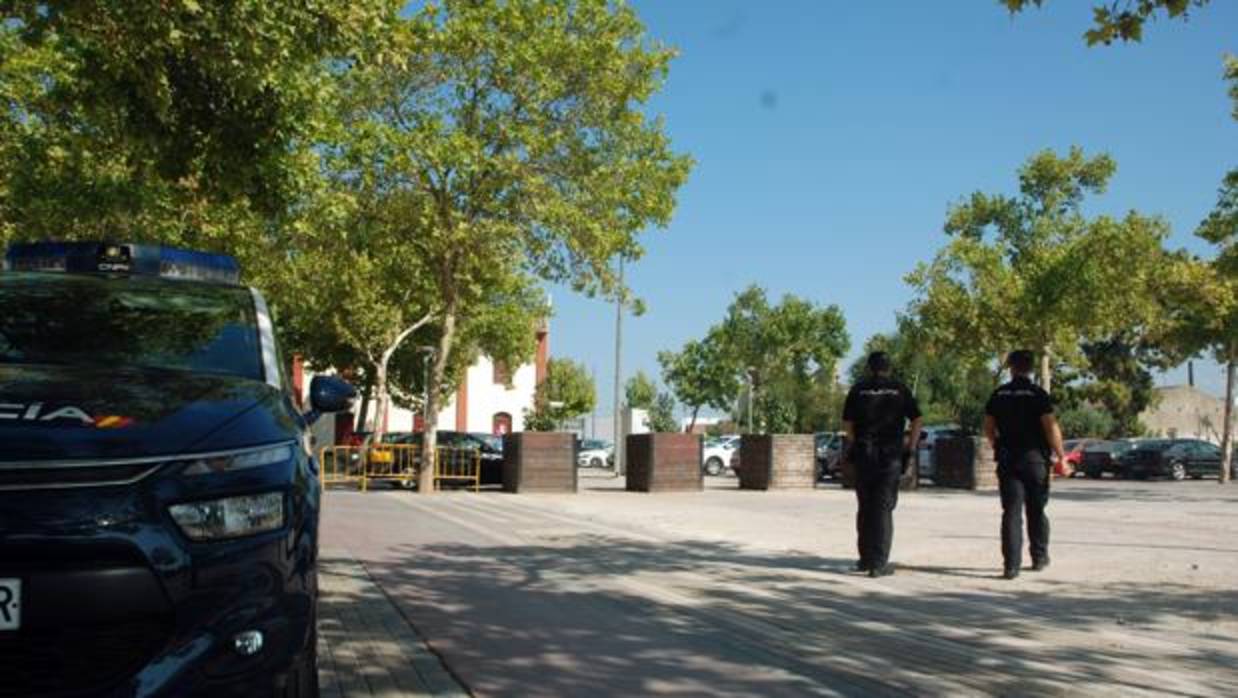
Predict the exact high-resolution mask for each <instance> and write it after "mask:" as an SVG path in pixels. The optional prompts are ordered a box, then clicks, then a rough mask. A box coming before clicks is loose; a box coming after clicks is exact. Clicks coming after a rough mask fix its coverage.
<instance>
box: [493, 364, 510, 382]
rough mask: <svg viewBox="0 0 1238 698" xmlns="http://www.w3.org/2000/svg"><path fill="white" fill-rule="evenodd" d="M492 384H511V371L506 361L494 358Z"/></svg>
mask: <svg viewBox="0 0 1238 698" xmlns="http://www.w3.org/2000/svg"><path fill="white" fill-rule="evenodd" d="M493 364H494V384H495V385H501V386H503V387H507V386H509V385H511V384H512V372H511V369H510V368H508V366H507V362H506V361H499V360H497V359H496V360H494V361H493Z"/></svg>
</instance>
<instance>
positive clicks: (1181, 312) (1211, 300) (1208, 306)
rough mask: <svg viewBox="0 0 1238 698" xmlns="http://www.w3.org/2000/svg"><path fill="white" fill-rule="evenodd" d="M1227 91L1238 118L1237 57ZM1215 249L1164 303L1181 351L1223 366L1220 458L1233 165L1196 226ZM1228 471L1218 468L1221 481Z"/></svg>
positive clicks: (1232, 275) (1234, 202)
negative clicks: (1213, 204) (1208, 356)
mask: <svg viewBox="0 0 1238 698" xmlns="http://www.w3.org/2000/svg"><path fill="white" fill-rule="evenodd" d="M1225 75H1226V77H1227V78H1228V79H1229V80H1230V90H1229V94H1230V96H1231V97H1232V98H1233V100H1234V111H1233V116H1234V118H1235V119H1236V120H1238V58H1235V57H1233V56H1227V57H1226V73H1225ZM1196 234H1197V235H1199V237H1201V238H1203V239H1204V240H1207V241H1208V242H1210V243H1212V244H1213V245H1214V246H1216V248H1217V252H1216V257H1215V258H1214V259H1213V260H1211V261H1210V262H1204V261H1202V260H1197V259H1191V260H1189V261H1188V262H1187V263H1185V264H1184V265H1182V267H1181V269H1180V276H1179V277H1178V278H1177V279H1176V283H1174V284H1173V288H1172V290H1171V291H1170V293H1171V294H1172V298H1171V300H1170V301H1169V302H1168V303H1167V306H1169V307H1170V308H1171V309H1172V313H1173V316H1174V318H1175V320H1176V323H1175V325H1174V328H1175V331H1174V333H1173V336H1172V339H1173V340H1175V341H1176V344H1175V346H1176V347H1177V348H1179V349H1180V350H1181V351H1182V353H1183V355H1187V356H1189V355H1193V354H1196V353H1200V352H1207V353H1210V354H1212V355H1213V356H1214V357H1215V358H1216V360H1217V361H1218V362H1219V363H1221V364H1222V365H1223V366H1225V413H1224V424H1223V425H1222V427H1221V443H1222V450H1223V454H1224V459H1225V460H1224V461H1223V462H1225V463H1229V462H1231V459H1232V458H1233V453H1234V439H1235V437H1234V401H1235V399H1236V398H1238V396H1236V395H1235V390H1238V386H1236V382H1238V170H1231V171H1230V172H1229V174H1228V175H1226V177H1225V180H1224V182H1223V183H1222V185H1221V188H1220V191H1219V193H1218V196H1217V204H1216V207H1215V208H1214V209H1213V210H1212V212H1211V213H1210V214H1209V215H1208V217H1207V218H1206V219H1204V221H1203V223H1201V224H1200V226H1199V229H1198V230H1197V231H1196ZM1228 480H1229V471H1228V469H1226V468H1222V469H1221V482H1227V481H1228Z"/></svg>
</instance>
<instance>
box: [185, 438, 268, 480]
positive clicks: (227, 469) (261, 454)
mask: <svg viewBox="0 0 1238 698" xmlns="http://www.w3.org/2000/svg"><path fill="white" fill-rule="evenodd" d="M289 460H292V444H286V443H285V444H279V445H278V446H262V447H260V448H251V449H247V450H244V451H232V452H230V453H222V454H218V455H211V456H201V457H199V458H196V459H194V460H191V461H189V462H188V464H187V465H186V466H185V467H184V468H183V469H182V470H181V475H213V474H218V473H231V472H236V471H238V470H249V469H250V468H261V467H262V466H264V465H274V464H275V463H283V462H286V461H289Z"/></svg>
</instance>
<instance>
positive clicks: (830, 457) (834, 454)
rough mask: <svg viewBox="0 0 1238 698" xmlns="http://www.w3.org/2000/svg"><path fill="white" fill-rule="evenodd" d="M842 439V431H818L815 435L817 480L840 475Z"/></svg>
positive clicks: (834, 477)
mask: <svg viewBox="0 0 1238 698" xmlns="http://www.w3.org/2000/svg"><path fill="white" fill-rule="evenodd" d="M843 439H844V436H843V434H842V432H820V433H818V434H816V435H815V441H816V454H817V480H818V481H822V480H828V479H837V478H838V477H839V476H840V473H841V462H842V454H843Z"/></svg>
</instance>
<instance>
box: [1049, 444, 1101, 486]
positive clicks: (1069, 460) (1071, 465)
mask: <svg viewBox="0 0 1238 698" xmlns="http://www.w3.org/2000/svg"><path fill="white" fill-rule="evenodd" d="M1101 441H1102V439H1067V440H1065V441H1063V442H1062V450H1063V451H1065V452H1066V461H1065V463H1064V464H1063V466H1064V467H1062V468H1059V469H1058V470H1056V471H1055V472H1054V474H1055V475H1057V476H1059V477H1074V476H1076V475H1080V474H1082V470H1083V452H1084V451H1085V450H1087V448H1088V447H1089V446H1092V445H1094V444H1098V443H1100V442H1101Z"/></svg>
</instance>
